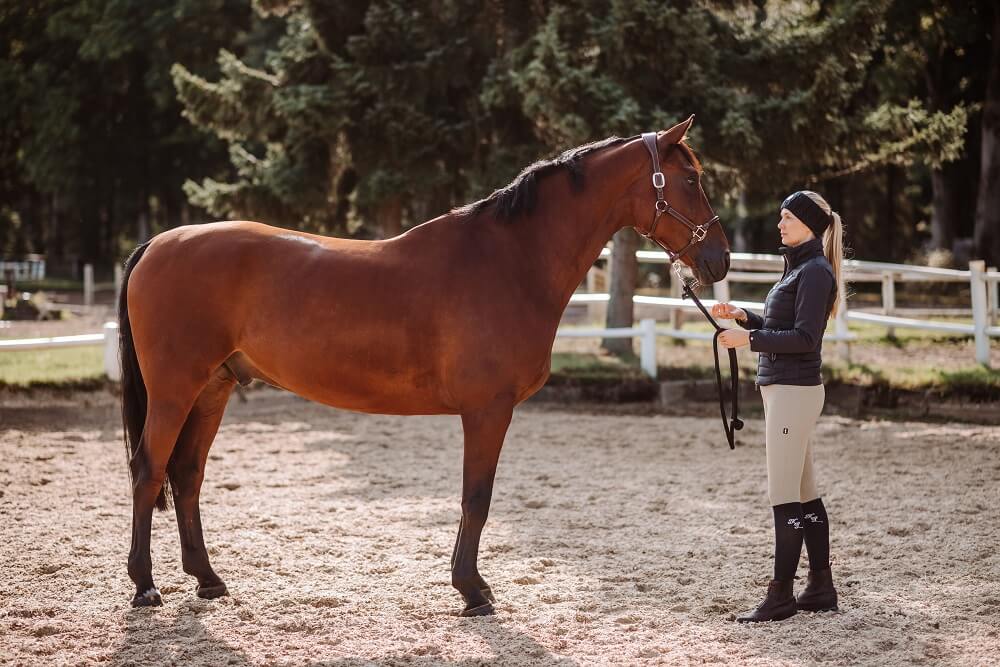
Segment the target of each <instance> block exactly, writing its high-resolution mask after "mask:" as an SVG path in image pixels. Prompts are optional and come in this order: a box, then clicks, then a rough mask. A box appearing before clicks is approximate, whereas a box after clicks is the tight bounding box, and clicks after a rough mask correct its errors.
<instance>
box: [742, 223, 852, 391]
mask: <svg viewBox="0 0 1000 667" xmlns="http://www.w3.org/2000/svg"><path fill="white" fill-rule="evenodd" d="M778 252H779V253H781V254H782V255H784V258H785V271H784V273H783V274H782V276H781V280H779V281H778V282H777V283H775V285H774V287H772V288H771V291H770V292H768V293H767V297H766V298H765V299H764V316H763V317H761V316H760V315H757V314H756V313H753V312H751V311H749V310H747V311H746V312H747V319H746V321H744V322H739V321H737V323H738V324H739V325H740V326H741V327H743V328H744V329H749V330H750V349H751V350H753V351H754V352H759V353H760V354H759V356H758V361H757V384H758V385H767V384H797V385H817V384H822V383H823V376H822V375H821V373H820V366H821V365H822V358H821V355H820V351H821V349H822V347H823V332H824V331H825V330H826V323H827V320H828V319H829V317H830V310H831V309H832V308H833V303H834V300H835V299H836V298H837V281H836V279H835V278H834V274H833V267H832V266H831V265H830V262H829V260H827V258H826V256H825V255H824V254H823V241H822V239H819V238H813V239H810V240H808V241H805V242H803V243H800V244H799V245H797V246H786V245H782V246H781V247H780V248H779V249H778Z"/></svg>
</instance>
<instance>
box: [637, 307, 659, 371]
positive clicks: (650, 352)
mask: <svg viewBox="0 0 1000 667" xmlns="http://www.w3.org/2000/svg"><path fill="white" fill-rule="evenodd" d="M639 329H640V330H641V331H642V334H641V335H642V339H641V345H640V348H639V350H640V353H639V361H640V364H641V365H642V370H643V372H644V373H645V374H646V375H648V376H649V377H651V378H653V379H654V380H655V379H656V320H653V319H649V318H647V319H644V320H642V321H640V322H639Z"/></svg>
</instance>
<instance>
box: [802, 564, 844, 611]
mask: <svg viewBox="0 0 1000 667" xmlns="http://www.w3.org/2000/svg"><path fill="white" fill-rule="evenodd" d="M796 604H798V607H799V609H801V610H802V611H836V610H837V589H835V588H834V587H833V574H832V573H831V572H830V568H826V569H824V570H813V569H812V568H810V569H809V577H808V579H807V581H806V589H805V590H804V591H802V592H801V593H799V597H798V598H797V600H796Z"/></svg>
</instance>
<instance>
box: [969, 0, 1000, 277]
mask: <svg viewBox="0 0 1000 667" xmlns="http://www.w3.org/2000/svg"><path fill="white" fill-rule="evenodd" d="M991 52H992V53H991V54H990V67H989V72H990V73H989V79H988V80H987V82H986V100H985V101H984V102H983V119H982V125H983V127H982V133H983V137H982V152H981V164H980V170H979V195H978V197H977V199H976V227H975V231H974V232H973V238H974V243H975V250H974V252H975V254H976V257H978V258H980V259H985V260H986V263H987V264H988V265H992V264H997V263H1000V9H998V8H997V7H995V6H994V8H993V39H992V47H991Z"/></svg>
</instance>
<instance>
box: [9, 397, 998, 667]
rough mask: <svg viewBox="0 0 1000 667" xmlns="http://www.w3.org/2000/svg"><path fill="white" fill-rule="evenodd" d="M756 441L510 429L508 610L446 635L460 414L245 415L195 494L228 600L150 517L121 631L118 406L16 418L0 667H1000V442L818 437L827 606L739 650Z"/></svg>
mask: <svg viewBox="0 0 1000 667" xmlns="http://www.w3.org/2000/svg"><path fill="white" fill-rule="evenodd" d="M757 400H759V399H757ZM762 426H763V424H762V422H761V421H760V420H759V419H750V420H748V422H747V427H746V428H745V429H744V430H743V431H742V432H741V433H740V434H739V440H740V442H741V443H745V444H744V445H743V446H741V447H739V448H738V449H737V450H736V451H735V452H731V451H729V450H728V449H727V448H726V447H725V445H724V437H723V434H722V431H721V425H720V424H719V423H718V421H717V420H716V419H699V418H678V417H669V416H663V415H660V416H650V417H642V416H634V415H617V416H615V415H598V414H587V413H586V412H584V411H580V410H576V409H574V410H573V411H559V410H553V409H551V408H543V407H540V406H534V407H533V406H530V405H529V406H526V407H524V408H522V409H519V411H518V413H517V414H516V416H515V419H514V424H513V425H512V428H511V431H510V434H509V436H508V438H507V445H506V447H505V449H504V453H503V456H502V457H501V465H500V471H499V474H498V479H497V484H496V494H495V498H494V503H493V508H492V512H491V515H490V522H489V524H488V525H487V529H486V532H485V534H484V538H483V549H482V555H481V559H480V565H481V568H480V569H481V571H482V572H483V574H484V576H485V577H486V578H487V580H488V581H489V582H490V583H491V585H492V586H493V589H494V591H495V592H496V595H497V598H498V601H499V604H498V612H499V613H498V615H497V616H495V617H492V618H481V619H461V618H457V617H455V616H453V615H452V614H453V613H454V612H455V611H456V610H457V609H458V608H459V607H460V598H459V596H458V594H457V593H456V592H455V591H454V590H453V589H452V588H451V586H450V583H449V572H448V558H449V555H450V553H451V548H452V544H453V541H454V537H455V531H456V529H457V525H458V509H459V496H458V493H459V484H460V483H459V477H458V476H459V471H460V452H461V444H460V443H461V439H460V435H461V434H460V426H459V421H458V419H457V418H454V417H408V418H400V417H383V416H364V415H357V414H352V413H347V412H340V411H336V410H332V409H329V408H325V407H322V406H317V405H313V404H310V403H306V402H305V401H302V400H300V399H297V398H295V397H291V396H288V395H285V394H280V393H277V392H272V391H269V390H268V391H257V392H252V393H251V400H250V401H249V403H246V404H241V403H238V402H236V401H233V403H232V404H231V406H230V410H229V412H228V414H227V417H226V421H225V423H224V425H223V428H222V431H221V433H220V436H219V438H218V440H217V441H216V445H215V447H214V449H213V451H212V458H211V460H210V462H209V470H208V475H207V481H206V483H205V487H204V490H203V494H202V498H203V502H202V513H203V517H204V522H205V525H206V537H207V541H208V544H209V545H210V553H211V554H212V557H213V560H214V564H215V567H216V569H217V570H218V571H219V573H220V574H221V575H222V576H223V578H224V579H225V580H226V581H227V583H228V584H229V587H230V591H231V592H232V596H231V597H228V598H223V599H221V600H217V601H211V602H208V601H203V600H200V599H198V598H197V597H195V595H194V581H193V580H192V579H191V578H189V577H187V576H186V575H184V574H183V572H182V571H181V566H180V554H179V545H178V539H177V534H176V526H175V524H174V519H173V515H172V513H171V514H158V515H157V516H156V517H155V520H154V526H153V561H154V573H155V575H156V577H157V579H156V580H157V584H158V585H159V587H160V589H161V591H162V592H163V594H164V600H165V606H164V607H162V608H160V609H155V610H148V609H145V610H135V611H133V610H130V609H129V608H128V600H129V598H130V597H131V594H132V588H131V582H130V581H129V580H128V577H127V575H126V572H125V559H126V556H127V552H128V540H129V532H130V525H129V515H130V502H129V499H128V495H127V481H126V476H125V468H124V452H123V446H122V444H121V441H120V425H119V423H118V421H117V418H116V404H115V403H114V401H113V399H112V397H110V396H108V395H106V394H96V395H92V396H88V397H80V398H76V399H73V400H63V399H44V398H38V397H35V398H26V397H20V398H14V399H8V400H6V402H5V404H0V494H2V495H0V663H2V664H44V665H53V664H96V663H100V664H110V665H128V664H183V665H189V664H204V665H225V664H231V665H286V664H287V665H293V664H294V665H300V664H318V665H382V664H408V665H438V664H449V665H479V664H506V665H549V664H553V665H573V664H588V665H589V664H620V665H637V664H670V665H674V664H689V663H699V664H700V663H702V662H710V663H732V664H740V665H775V664H789V665H793V664H794V665H799V664H816V663H820V662H828V663H830V664H848V663H851V664H858V663H867V664H874V663H878V664H882V665H902V664H928V665H932V664H933V665H940V664H948V665H982V664H989V663H991V661H992V662H993V664H996V661H997V660H998V656H1000V634H998V633H1000V551H998V549H997V545H998V543H1000V521H998V520H997V510H998V508H1000V428H998V427H988V426H969V425H963V424H958V423H953V424H944V425H942V424H933V425H931V424H922V423H908V422H903V423H892V422H875V421H853V420H849V419H845V418H842V417H837V416H832V415H829V416H828V415H824V416H823V417H822V418H821V421H820V424H819V426H818V432H817V436H816V437H817V442H816V449H817V463H818V470H819V472H820V475H821V477H820V484H821V488H822V489H823V490H824V496H825V499H826V504H827V507H828V509H829V511H830V513H831V518H832V520H833V534H832V542H833V544H832V553H833V560H834V568H835V570H834V571H835V575H836V577H837V582H838V584H839V591H840V595H841V606H842V611H841V612H840V613H836V614H823V615H811V614H805V613H803V614H799V615H798V616H796V617H794V618H792V619H789V620H788V621H785V622H782V623H778V624H768V625H766V626H756V627H744V626H740V625H739V624H737V623H735V622H733V621H732V617H733V614H735V613H738V612H740V611H743V610H744V609H747V608H749V607H752V606H753V605H754V604H756V603H757V602H758V600H759V597H760V595H761V594H762V592H763V589H764V586H765V585H766V581H767V579H768V577H769V574H770V567H771V560H770V554H771V525H770V521H771V515H770V510H769V508H768V505H767V499H766V484H765V472H764V451H763V442H762ZM804 568H805V560H804V558H803V563H802V569H800V574H801V575H802V577H803V578H804ZM801 585H802V584H801V583H800V584H798V586H801Z"/></svg>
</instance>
